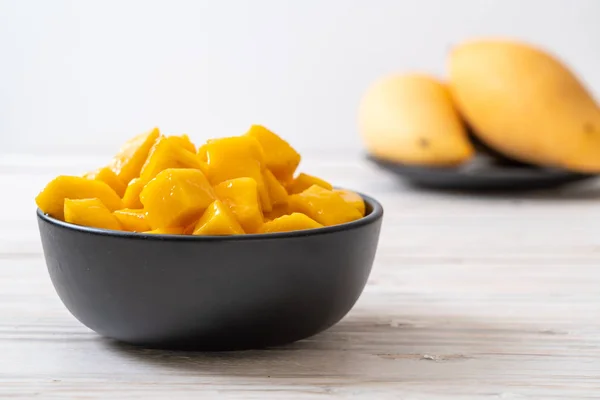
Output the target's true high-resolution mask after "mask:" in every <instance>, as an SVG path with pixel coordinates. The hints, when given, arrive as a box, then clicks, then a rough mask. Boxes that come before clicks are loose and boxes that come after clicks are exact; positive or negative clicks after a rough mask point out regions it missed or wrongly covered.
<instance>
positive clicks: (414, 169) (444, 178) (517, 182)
mask: <svg viewBox="0 0 600 400" xmlns="http://www.w3.org/2000/svg"><path fill="white" fill-rule="evenodd" d="M367 159H368V160H369V161H371V162H373V163H374V164H375V165H377V166H378V167H379V168H381V169H383V170H385V171H388V172H390V173H392V174H395V175H397V176H399V177H400V178H402V179H404V180H406V181H408V182H410V183H412V184H415V185H418V186H423V187H429V188H436V189H454V190H533V189H548V188H553V187H558V186H562V185H565V184H567V183H572V182H578V181H582V180H586V179H591V178H594V177H596V176H597V175H591V174H578V173H573V172H568V171H564V170H559V169H552V168H541V167H533V166H529V165H524V164H517V163H514V164H512V163H508V162H502V161H501V160H499V159H498V158H495V157H492V156H490V155H488V154H478V155H477V156H476V157H475V158H474V159H473V161H471V162H469V163H467V164H465V165H463V166H460V167H455V168H449V167H422V166H413V165H406V164H401V163H397V162H392V161H388V160H382V159H380V158H377V157H375V156H372V155H367Z"/></svg>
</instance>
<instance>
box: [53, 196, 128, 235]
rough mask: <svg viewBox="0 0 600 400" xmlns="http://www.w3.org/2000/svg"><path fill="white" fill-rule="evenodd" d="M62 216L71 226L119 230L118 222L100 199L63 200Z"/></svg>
mask: <svg viewBox="0 0 600 400" xmlns="http://www.w3.org/2000/svg"><path fill="white" fill-rule="evenodd" d="M64 214H65V222H69V223H71V224H76V225H83V226H91V227H93V228H101V229H111V230H115V231H118V230H121V224H120V223H119V220H117V218H116V217H115V216H114V215H113V214H112V213H111V212H110V210H109V209H108V208H106V206H105V205H104V203H103V202H102V201H100V199H95V198H94V199H65V204H64Z"/></svg>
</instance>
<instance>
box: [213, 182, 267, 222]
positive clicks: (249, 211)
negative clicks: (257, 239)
mask: <svg viewBox="0 0 600 400" xmlns="http://www.w3.org/2000/svg"><path fill="white" fill-rule="evenodd" d="M215 194H216V195H217V197H218V198H219V199H220V200H221V201H222V202H223V203H224V204H225V205H227V206H228V207H229V208H230V209H231V211H232V213H233V215H234V216H235V218H236V219H237V220H238V222H239V223H240V225H241V226H242V228H243V229H244V231H245V232H246V233H254V232H256V231H257V230H258V229H259V228H260V226H261V225H262V223H263V213H262V210H261V207H260V200H259V194H258V185H257V184H256V181H255V180H254V179H252V178H247V177H244V178H235V179H229V180H226V181H224V182H221V183H219V184H218V185H217V186H215Z"/></svg>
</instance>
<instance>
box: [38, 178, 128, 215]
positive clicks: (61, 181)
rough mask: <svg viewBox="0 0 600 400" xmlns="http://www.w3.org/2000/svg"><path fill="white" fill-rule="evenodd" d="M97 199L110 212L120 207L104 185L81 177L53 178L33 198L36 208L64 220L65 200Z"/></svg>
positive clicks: (116, 199) (111, 192) (112, 192)
mask: <svg viewBox="0 0 600 400" xmlns="http://www.w3.org/2000/svg"><path fill="white" fill-rule="evenodd" d="M93 198H97V199H99V200H100V201H101V202H102V203H104V205H105V206H106V207H107V208H108V209H109V210H111V211H114V210H118V209H120V208H123V207H122V202H121V198H120V197H119V195H117V194H116V193H115V191H114V190H113V189H112V188H111V187H110V186H108V185H107V184H106V183H104V182H102V181H97V180H91V179H86V178H84V177H81V176H68V175H61V176H58V177H56V178H54V179H53V180H52V181H50V183H48V185H46V187H45V188H44V190H42V192H41V193H40V194H38V195H37V197H36V198H35V202H36V204H37V206H38V207H39V208H40V210H42V212H44V213H45V214H48V215H50V216H52V217H54V218H58V219H64V203H65V199H93Z"/></svg>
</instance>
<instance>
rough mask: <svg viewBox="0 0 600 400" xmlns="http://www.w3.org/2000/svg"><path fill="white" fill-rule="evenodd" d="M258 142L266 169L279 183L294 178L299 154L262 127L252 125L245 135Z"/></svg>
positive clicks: (298, 162)
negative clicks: (263, 155)
mask: <svg viewBox="0 0 600 400" xmlns="http://www.w3.org/2000/svg"><path fill="white" fill-rule="evenodd" d="M246 135H247V136H251V137H253V138H255V139H256V140H258V142H259V143H260V145H261V147H262V148H263V151H264V154H265V163H266V166H267V168H269V170H271V172H272V173H273V174H274V175H275V176H276V177H277V178H278V179H279V180H281V181H285V180H288V179H289V178H291V177H292V176H294V172H295V171H296V168H298V164H300V154H298V152H297V151H296V150H294V148H293V147H292V146H290V144H289V143H288V142H286V141H285V140H283V139H282V138H281V137H279V136H278V135H276V134H275V133H273V132H271V131H270V130H269V129H267V128H265V127H264V126H262V125H252V126H251V127H250V130H248V132H247V133H246Z"/></svg>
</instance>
